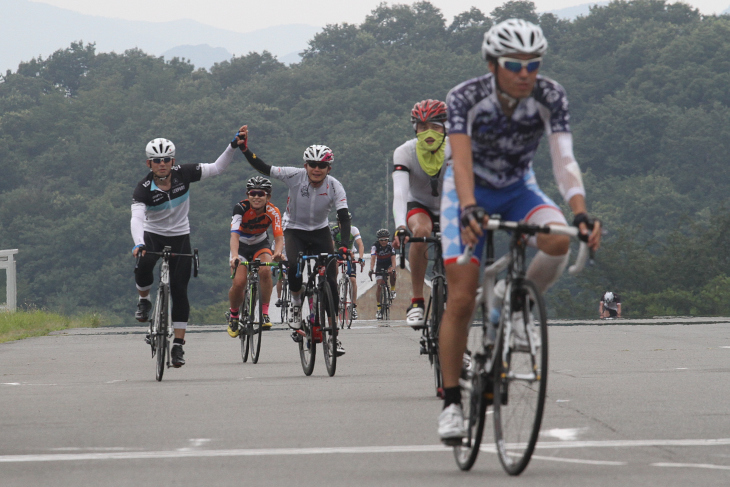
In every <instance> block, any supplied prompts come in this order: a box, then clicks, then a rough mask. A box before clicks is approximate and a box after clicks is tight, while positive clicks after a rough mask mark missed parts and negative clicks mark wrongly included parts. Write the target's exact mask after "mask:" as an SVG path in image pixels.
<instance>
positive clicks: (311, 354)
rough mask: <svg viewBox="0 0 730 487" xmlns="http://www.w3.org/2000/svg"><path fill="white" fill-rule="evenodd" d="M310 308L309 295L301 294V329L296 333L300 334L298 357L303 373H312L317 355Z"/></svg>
mask: <svg viewBox="0 0 730 487" xmlns="http://www.w3.org/2000/svg"><path fill="white" fill-rule="evenodd" d="M310 315H311V308H310V306H309V296H306V295H305V296H302V319H303V320H304V323H303V324H302V329H301V330H299V331H298V332H297V333H299V334H300V335H302V337H301V338H302V340H301V341H300V342H299V358H300V359H301V361H302V370H304V375H312V371H313V370H314V359H315V358H316V357H317V346H316V344H315V343H314V336H313V333H312V332H313V330H312V327H313V325H314V323H313V321H312V320H310Z"/></svg>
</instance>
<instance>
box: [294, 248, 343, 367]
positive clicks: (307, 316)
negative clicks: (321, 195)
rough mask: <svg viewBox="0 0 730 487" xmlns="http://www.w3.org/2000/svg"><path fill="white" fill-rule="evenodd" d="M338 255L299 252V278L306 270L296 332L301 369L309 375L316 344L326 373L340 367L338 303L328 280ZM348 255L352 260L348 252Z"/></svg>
mask: <svg viewBox="0 0 730 487" xmlns="http://www.w3.org/2000/svg"><path fill="white" fill-rule="evenodd" d="M338 257H339V254H328V253H322V254H316V255H304V253H303V252H300V253H299V259H298V260H297V272H296V275H297V277H300V276H302V274H303V273H304V269H305V267H306V271H307V283H306V285H305V286H303V292H302V308H301V310H300V316H299V317H298V318H300V319H301V322H300V323H301V328H300V329H298V330H296V331H295V339H296V341H297V343H298V344H299V357H300V359H301V362H302V369H303V370H304V375H307V376H309V375H312V371H313V370H314V361H315V358H316V356H317V347H316V344H317V343H321V344H322V352H323V355H324V363H325V367H326V368H327V374H329V376H330V377H332V376H333V375H335V371H336V370H337V356H338V353H337V342H338V340H337V330H338V323H337V304H336V302H335V298H334V295H333V293H332V287H331V286H330V284H329V281H328V280H327V268H328V267H329V266H330V265H336V262H337V261H336V259H337V258H338ZM347 258H348V259H350V256H349V254H348V255H347Z"/></svg>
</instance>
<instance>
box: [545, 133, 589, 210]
mask: <svg viewBox="0 0 730 487" xmlns="http://www.w3.org/2000/svg"><path fill="white" fill-rule="evenodd" d="M548 143H549V144H550V157H551V158H552V160H553V173H554V174H555V182H556V183H557V184H558V189H559V190H560V194H561V195H563V198H564V199H565V201H566V202H569V201H570V199H571V198H572V197H573V196H575V195H577V194H581V195H583V196H585V194H586V191H585V188H584V187H583V177H582V176H581V173H580V167H579V166H578V162H577V161H576V160H575V156H574V155H573V136H572V135H571V134H570V132H557V133H552V134H550V135H549V136H548Z"/></svg>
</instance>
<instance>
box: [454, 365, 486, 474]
mask: <svg viewBox="0 0 730 487" xmlns="http://www.w3.org/2000/svg"><path fill="white" fill-rule="evenodd" d="M483 370H484V357H483V356H482V357H480V358H479V359H478V360H474V361H472V362H471V363H470V366H469V367H468V368H467V367H465V368H464V369H463V370H462V372H461V375H462V377H461V378H459V386H460V387H461V405H462V409H463V411H464V421H465V423H466V436H465V437H464V439H463V440H461V445H457V446H454V459H456V464H457V465H458V466H459V468H460V469H461V470H469V469H471V467H472V466H473V465H474V462H475V461H476V459H477V456H478V455H479V446H480V445H481V443H482V435H483V434H484V422H485V417H486V412H487V401H486V399H485V397H484V394H485V392H486V389H487V388H486V387H485V386H486V377H485V376H484V374H483Z"/></svg>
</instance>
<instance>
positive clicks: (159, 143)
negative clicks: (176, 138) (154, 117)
mask: <svg viewBox="0 0 730 487" xmlns="http://www.w3.org/2000/svg"><path fill="white" fill-rule="evenodd" d="M145 151H146V152H147V159H152V158H153V157H175V144H173V143H172V142H171V141H169V140H167V139H162V138H158V139H152V140H150V141H149V143H148V144H147V147H146V148H145Z"/></svg>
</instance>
